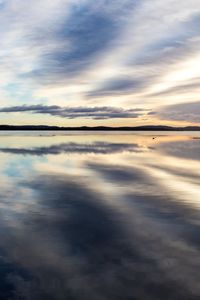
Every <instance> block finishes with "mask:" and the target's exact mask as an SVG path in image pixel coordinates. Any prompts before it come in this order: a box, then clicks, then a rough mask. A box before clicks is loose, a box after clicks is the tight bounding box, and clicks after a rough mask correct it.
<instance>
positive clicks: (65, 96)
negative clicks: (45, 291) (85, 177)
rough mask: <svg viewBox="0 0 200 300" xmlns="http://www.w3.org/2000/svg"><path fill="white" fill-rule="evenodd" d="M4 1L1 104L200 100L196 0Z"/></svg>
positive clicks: (151, 104)
mask: <svg viewBox="0 0 200 300" xmlns="http://www.w3.org/2000/svg"><path fill="white" fill-rule="evenodd" d="M0 3H1V4H0V5H1V10H0V39H1V48H0V91H1V98H0V106H1V107H5V106H20V105H21V103H23V104H26V105H33V104H34V105H37V104H40V103H41V102H42V103H43V104H44V105H46V106H51V105H58V106H70V107H82V106H83V107H84V106H86V107H87V106H88V105H89V106H93V107H94V106H108V103H109V106H113V107H123V108H124V109H125V110H129V109H130V108H134V107H138V104H139V105H140V107H143V108H148V109H153V110H155V109H157V107H159V106H160V105H161V102H162V104H163V109H164V106H166V105H171V104H173V105H175V104H178V103H185V102H197V101H199V99H198V93H199V88H198V80H199V78H200V71H199V70H200V66H199V61H200V55H199V46H200V35H199V30H198V28H199V23H200V3H199V1H198V0H191V1H190V2H187V3H183V1H181V0H173V1H172V0H166V1H164V2H163V1H158V0H150V1H149V0H144V1H141V0H124V1H119V0H116V1H106V0H99V1H98V3H95V2H94V1H92V0H73V1H72V0H55V1H53V2H52V3H49V1H48V0H41V1H40V5H38V4H37V3H36V2H35V1H33V0H30V1H28V2H27V1H25V0H7V1H1V2H0ZM158 12H159V13H158ZM193 87H194V89H193ZM27 99H29V100H27ZM188 99H189V100H188ZM105 101H106V104H105ZM57 116H58V115H57ZM60 116H61V117H62V115H60ZM8 118H9V115H8ZM121 118H122V119H123V118H124V116H123V114H122V116H121ZM125 118H126V116H125ZM149 118H150V115H149ZM149 120H151V119H149ZM190 121H193V120H190Z"/></svg>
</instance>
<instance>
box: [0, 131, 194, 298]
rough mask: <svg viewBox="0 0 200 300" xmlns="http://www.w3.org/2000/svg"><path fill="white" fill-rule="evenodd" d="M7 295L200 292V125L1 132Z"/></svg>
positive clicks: (1, 266)
mask: <svg viewBox="0 0 200 300" xmlns="http://www.w3.org/2000/svg"><path fill="white" fill-rule="evenodd" d="M0 170H1V172H0V236H1V238H0V299H5V300H6V299H9V300H13V299H25V300H40V299H41V300H46V299H47V300H51V299H63V300H79V299H81V300H130V299H131V300H161V299H162V300H165V299H167V300H193V299H200V284H199V282H200V234H199V227H200V186H199V183H200V133H197V132H196V133H183V132H181V133H159V132H157V133H153V135H152V133H145V132H144V133H141V132H140V133H136V132H135V133H101V132H100V133H87V132H82V133H79V132H74V133H73V132H72V133H70V134H67V133H65V132H61V133H59V132H57V133H52V132H43V133H42V132H39V133H38V132H37V133H34V132H32V133H23V132H15V133H11V132H1V134H0Z"/></svg>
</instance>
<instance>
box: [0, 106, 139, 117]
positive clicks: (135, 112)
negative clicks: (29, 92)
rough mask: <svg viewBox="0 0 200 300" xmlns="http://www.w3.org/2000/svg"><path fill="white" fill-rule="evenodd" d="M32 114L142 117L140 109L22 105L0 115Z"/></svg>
mask: <svg viewBox="0 0 200 300" xmlns="http://www.w3.org/2000/svg"><path fill="white" fill-rule="evenodd" d="M12 112H32V113H36V114H49V115H52V116H59V117H63V118H69V119H76V118H91V119H95V120H101V119H110V118H111V119H112V118H137V117H139V116H140V115H142V112H143V110H142V109H139V108H138V109H123V108H115V107H109V106H102V107H61V106H57V105H52V106H45V105H31V106H28V105H22V106H13V107H3V108H1V109H0V113H12Z"/></svg>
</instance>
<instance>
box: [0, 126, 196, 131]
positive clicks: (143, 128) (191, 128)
mask: <svg viewBox="0 0 200 300" xmlns="http://www.w3.org/2000/svg"><path fill="white" fill-rule="evenodd" d="M0 130H27V131H28V130H53V131H59V130H69V131H70V130H78V131H80V130H81V131H137V130H138V131H200V126H186V127H172V126H164V125H145V126H134V127H129V126H123V127H108V126H95V127H89V126H82V127H59V126H48V125H0Z"/></svg>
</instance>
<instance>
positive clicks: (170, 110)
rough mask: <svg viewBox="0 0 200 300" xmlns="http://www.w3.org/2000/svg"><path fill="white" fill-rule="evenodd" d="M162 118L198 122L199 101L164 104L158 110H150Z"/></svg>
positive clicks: (199, 112)
mask: <svg viewBox="0 0 200 300" xmlns="http://www.w3.org/2000/svg"><path fill="white" fill-rule="evenodd" d="M149 114H153V115H156V116H158V117H159V118H161V119H164V120H172V121H188V122H193V123H200V102H192V103H191V102H188V103H180V104H175V105H169V106H164V107H162V108H160V110H157V111H153V112H150V113H149Z"/></svg>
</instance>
